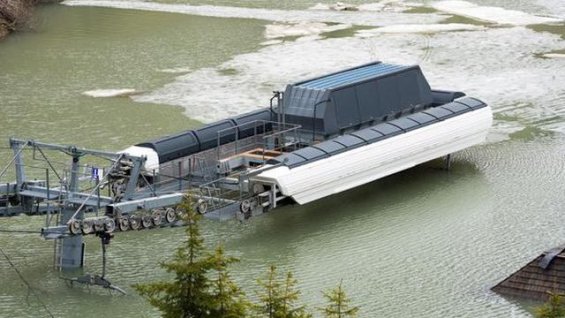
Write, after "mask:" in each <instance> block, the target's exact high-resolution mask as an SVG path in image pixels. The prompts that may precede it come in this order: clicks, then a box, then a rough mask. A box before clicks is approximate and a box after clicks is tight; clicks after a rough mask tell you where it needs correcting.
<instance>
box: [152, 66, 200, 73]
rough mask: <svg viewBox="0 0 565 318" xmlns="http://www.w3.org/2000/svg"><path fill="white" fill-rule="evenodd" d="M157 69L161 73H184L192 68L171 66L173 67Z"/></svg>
mask: <svg viewBox="0 0 565 318" xmlns="http://www.w3.org/2000/svg"><path fill="white" fill-rule="evenodd" d="M158 71H159V72H161V73H168V74H185V73H188V72H190V71H192V69H191V68H190V67H173V68H164V69H160V70H158Z"/></svg>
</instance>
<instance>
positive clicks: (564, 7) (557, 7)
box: [536, 0, 565, 19]
mask: <svg viewBox="0 0 565 318" xmlns="http://www.w3.org/2000/svg"><path fill="white" fill-rule="evenodd" d="M536 3H537V4H539V5H542V6H544V7H546V8H547V9H548V10H549V11H550V12H551V13H552V14H555V15H558V16H559V17H561V18H562V19H565V4H564V3H563V0H537V1H536Z"/></svg>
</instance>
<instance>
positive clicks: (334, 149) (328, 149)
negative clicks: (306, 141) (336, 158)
mask: <svg viewBox="0 0 565 318" xmlns="http://www.w3.org/2000/svg"><path fill="white" fill-rule="evenodd" d="M312 147H314V148H318V149H320V150H322V151H324V152H325V153H328V154H335V153H338V152H342V151H343V150H345V146H344V145H342V144H340V143H337V142H334V141H333V140H327V141H324V142H321V143H319V144H316V145H314V146H312Z"/></svg>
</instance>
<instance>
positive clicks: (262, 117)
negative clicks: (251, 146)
mask: <svg viewBox="0 0 565 318" xmlns="http://www.w3.org/2000/svg"><path fill="white" fill-rule="evenodd" d="M233 120H234V121H235V123H236V125H238V126H239V127H238V134H239V135H238V138H239V139H242V138H245V137H249V136H253V135H254V134H255V133H257V134H262V133H263V131H271V130H273V124H272V123H269V122H270V121H272V120H276V118H274V116H271V110H270V109H259V110H256V111H252V112H249V113H245V114H242V115H239V116H236V117H234V118H233Z"/></svg>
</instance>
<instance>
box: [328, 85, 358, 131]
mask: <svg viewBox="0 0 565 318" xmlns="http://www.w3.org/2000/svg"><path fill="white" fill-rule="evenodd" d="M332 100H333V103H334V105H335V108H336V113H337V124H338V126H339V128H347V127H351V126H355V125H358V124H359V123H361V116H360V114H359V109H358V107H357V106H358V103H357V96H355V89H354V88H346V89H342V90H339V91H335V92H333V94H332Z"/></svg>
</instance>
